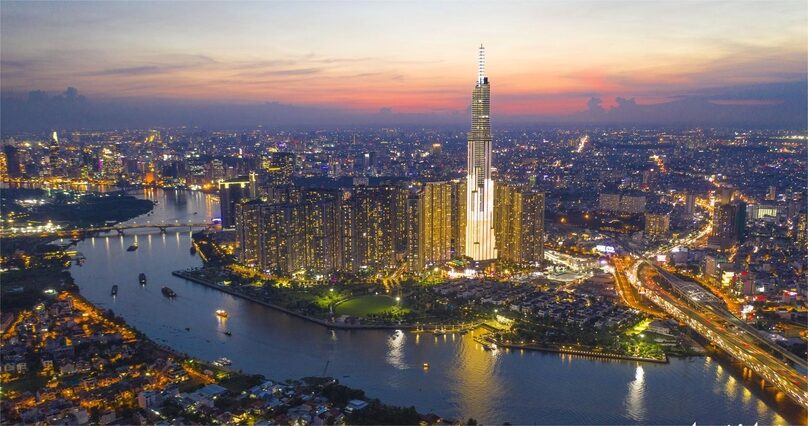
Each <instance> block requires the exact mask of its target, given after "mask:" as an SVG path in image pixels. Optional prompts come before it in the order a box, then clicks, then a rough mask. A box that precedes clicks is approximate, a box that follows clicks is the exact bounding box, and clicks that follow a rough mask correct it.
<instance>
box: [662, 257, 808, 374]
mask: <svg viewBox="0 0 808 426" xmlns="http://www.w3.org/2000/svg"><path fill="white" fill-rule="evenodd" d="M656 272H657V273H658V274H659V275H660V276H662V277H663V278H664V279H665V280H666V281H667V282H669V283H670V284H671V286H672V288H673V289H674V291H676V292H679V293H680V295H682V296H683V298H685V299H686V300H687V301H688V302H689V303H691V304H694V307H696V308H697V309H698V308H701V309H706V310H707V312H706V313H707V314H711V315H713V316H715V317H717V318H718V320H719V321H721V322H722V323H723V324H725V325H726V326H728V327H730V328H732V329H740V331H743V333H737V334H739V335H740V336H743V337H744V338H747V339H748V340H749V343H753V344H757V345H759V346H761V347H763V348H765V349H766V350H768V351H769V352H771V353H772V354H774V355H776V356H777V357H778V358H780V359H784V360H788V362H790V363H791V364H792V365H794V366H795V367H797V368H798V369H799V370H800V371H802V372H803V373H804V372H807V371H808V362H806V361H805V360H804V359H802V358H800V357H798V356H797V355H796V354H794V353H793V352H791V351H789V350H788V349H786V348H784V347H782V346H780V345H778V344H776V343H774V342H772V341H771V340H769V339H767V338H765V337H764V336H762V335H761V334H760V332H759V331H758V330H756V329H755V328H754V327H752V326H750V325H749V324H747V323H746V322H744V321H742V320H741V319H740V318H738V317H736V316H735V315H733V314H732V313H731V312H729V311H728V310H727V309H726V308H725V307H724V302H723V301H722V300H721V299H718V298H717V297H715V296H713V295H712V294H711V293H708V292H707V291H706V289H704V288H701V287H700V286H698V284H696V283H693V282H689V281H685V280H683V279H681V278H679V277H677V276H676V275H674V274H671V273H670V272H668V271H666V270H664V269H662V268H658V267H657V268H656ZM697 286H698V287H697ZM688 290H689V294H688V292H687V291H688Z"/></svg>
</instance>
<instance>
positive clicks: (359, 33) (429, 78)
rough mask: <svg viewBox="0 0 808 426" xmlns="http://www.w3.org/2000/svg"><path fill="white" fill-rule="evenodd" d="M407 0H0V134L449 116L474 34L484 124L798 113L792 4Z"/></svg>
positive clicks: (763, 120)
mask: <svg viewBox="0 0 808 426" xmlns="http://www.w3.org/2000/svg"><path fill="white" fill-rule="evenodd" d="M422 6H423V7H419V8H413V7H410V6H409V5H407V4H404V3H360V2H343V3H341V4H339V5H330V4H327V3H316V4H315V3H305V4H300V3H281V2H273V3H268V4H261V3H244V4H240V5H238V6H237V7H235V6H234V3H229V4H227V5H219V4H213V3H205V4H202V5H195V6H193V7H191V6H190V5H188V4H183V3H176V4H163V5H161V7H159V8H151V7H147V6H146V5H144V4H142V3H136V2H128V3H124V2H119V3H109V4H96V3H84V2H71V3H67V4H61V3H48V2H28V3H23V2H7V3H5V4H4V8H3V13H2V14H1V15H0V18H2V22H0V23H1V24H2V25H0V35H2V37H0V47H1V48H2V52H3V53H2V63H0V70H1V71H2V74H3V81H2V86H1V87H0V89H2V95H3V99H2V103H3V105H2V106H3V108H2V118H3V128H4V132H5V131H8V130H11V129H15V128H17V129H30V128H36V127H37V126H42V124H41V123H43V122H48V124H47V125H48V126H51V127H53V128H62V127H67V126H70V127H71V128H85V129H86V128H109V127H131V126H134V127H137V126H148V125H165V126H179V125H202V126H219V127H245V126H257V125H279V126H284V125H305V124H308V125H313V123H317V124H318V125H331V126H333V125H405V124H413V125H415V124H427V125H437V124H459V123H461V122H462V121H463V117H464V116H465V115H466V110H467V108H468V99H467V97H466V96H465V89H464V87H465V83H464V82H463V79H462V78H460V76H462V75H465V74H464V72H463V69H466V61H465V60H464V58H463V55H461V54H460V53H459V52H462V51H466V49H468V48H469V47H470V46H469V40H479V39H485V40H486V42H487V44H488V45H490V46H493V47H495V48H496V49H495V52H496V53H495V55H496V58H495V63H496V65H495V66H494V67H493V68H492V69H491V70H490V71H491V74H492V75H495V76H496V78H497V80H498V81H503V82H507V83H506V84H502V85H500V86H498V90H497V94H496V99H495V105H496V107H495V109H494V113H495V114H496V115H497V117H498V120H499V122H498V123H497V125H499V123H509V122H513V123H535V122H539V123H558V122H562V123H563V122H574V123H587V122H591V123H632V122H639V123H654V124H670V123H677V124H678V123H685V124H689V123H704V124H707V121H706V119H707V118H708V117H709V119H710V120H712V121H713V122H715V123H718V124H727V123H734V124H742V123H748V124H750V125H754V126H766V125H771V126H783V125H791V126H794V125H800V124H803V123H805V120H804V117H805V115H806V114H805V111H806V102H805V89H804V87H805V86H806V73H805V69H806V67H807V66H808V60H807V59H806V54H805V53H806V49H805V45H806V40H808V29H806V26H805V25H804V24H805V22H804V17H805V14H806V12H808V5H806V4H805V3H804V2H800V1H772V2H766V3H763V2H759V3H746V4H743V5H742V6H741V5H739V4H737V3H732V2H726V3H725V2H712V1H706V2H690V3H688V7H687V8H682V7H680V5H679V4H678V3H676V2H628V3H625V2H607V1H603V2H585V1H576V2H571V3H566V2H549V1H548V2H526V3H507V4H504V5H500V6H499V7H498V10H497V13H496V14H492V15H491V16H487V18H486V19H487V22H486V25H485V26H477V25H469V23H470V22H474V19H475V18H476V16H475V14H476V12H475V11H476V10H478V8H475V7H465V6H461V5H460V4H456V3H447V4H425V5H422ZM236 10H237V11H238V12H235V11H236ZM360 11H361V13H358V12H360ZM360 16H361V17H362V18H361V19H360ZM393 17H395V19H394V18H393ZM402 18H403V19H402ZM414 20H417V21H418V22H420V23H421V25H420V26H419V27H418V28H417V29H416V30H413V28H411V27H410V26H409V25H407V24H405V23H407V22H413V21H414ZM291 22H295V23H296V24H295V25H289V23H291ZM739 22H754V25H738V23H739ZM112 27H114V28H134V27H137V28H140V29H141V30H140V31H138V32H136V33H130V32H119V31H110V30H109V28H112ZM344 28H350V29H351V30H350V31H337V29H344ZM606 28H609V31H604V29H606ZM438 33H439V34H440V35H441V37H440V38H439V40H440V43H434V42H433V39H434V38H435V35H436V34H438ZM607 33H608V35H604V34H607ZM335 34H337V35H335ZM639 40H642V43H639V42H638V41H639ZM69 87H74V88H77V89H71V90H65V89H66V88H69ZM40 90H41V91H42V92H38V91H40ZM29 92H30V95H29ZM79 93H80V94H79Z"/></svg>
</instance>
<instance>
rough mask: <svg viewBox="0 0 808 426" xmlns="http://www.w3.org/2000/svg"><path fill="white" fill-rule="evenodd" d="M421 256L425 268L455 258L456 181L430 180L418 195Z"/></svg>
mask: <svg viewBox="0 0 808 426" xmlns="http://www.w3.org/2000/svg"><path fill="white" fill-rule="evenodd" d="M417 237H418V247H417V249H418V257H419V259H420V261H419V264H420V265H421V266H422V267H430V266H433V265H440V264H443V263H446V262H448V261H449V260H451V259H452V184H451V182H427V183H426V184H424V188H423V189H422V190H421V192H420V193H419V194H418V236H417Z"/></svg>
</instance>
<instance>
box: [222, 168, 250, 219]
mask: <svg viewBox="0 0 808 426" xmlns="http://www.w3.org/2000/svg"><path fill="white" fill-rule="evenodd" d="M255 197H256V182H255V173H250V174H249V175H248V176H240V177H237V178H233V179H228V180H220V181H219V206H220V208H221V213H222V215H221V216H222V227H223V228H232V227H233V226H235V224H236V204H237V203H240V202H243V201H246V200H250V199H253V198H255Z"/></svg>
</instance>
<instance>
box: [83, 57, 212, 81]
mask: <svg viewBox="0 0 808 426" xmlns="http://www.w3.org/2000/svg"><path fill="white" fill-rule="evenodd" d="M217 63H218V62H217V61H216V60H214V59H213V58H211V57H209V56H205V55H186V56H182V55H180V56H173V57H172V58H171V61H167V62H165V63H162V64H160V63H158V64H152V65H137V66H131V67H120V68H108V69H104V70H99V71H91V72H88V73H86V74H85V75H89V76H140V75H151V74H163V73H168V72H171V71H175V70H181V69H188V68H196V67H200V66H205V65H211V64H217Z"/></svg>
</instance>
